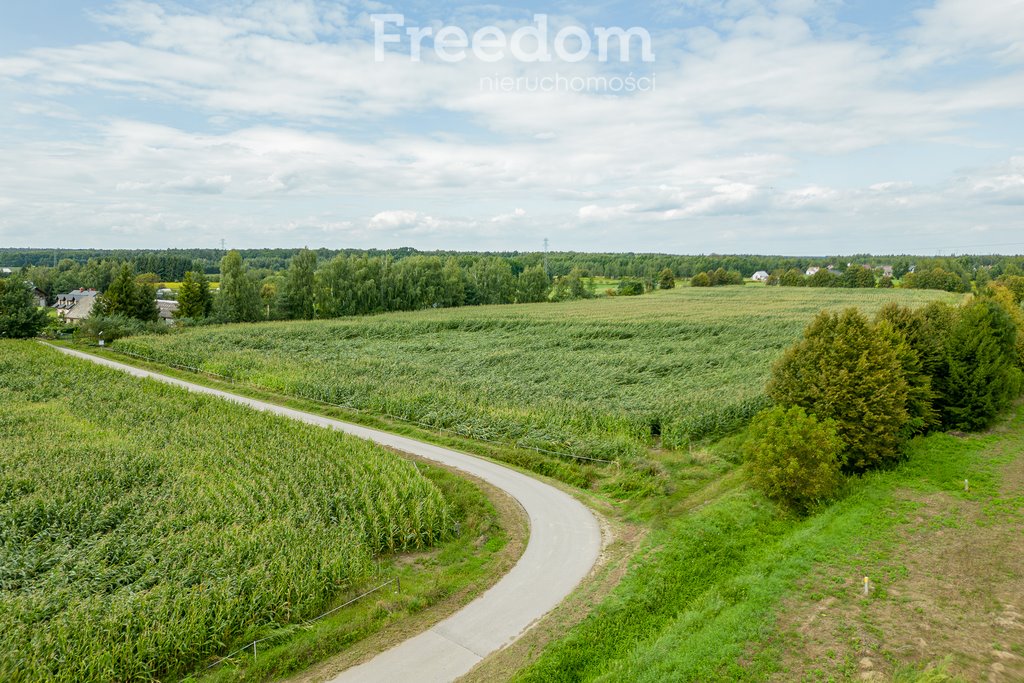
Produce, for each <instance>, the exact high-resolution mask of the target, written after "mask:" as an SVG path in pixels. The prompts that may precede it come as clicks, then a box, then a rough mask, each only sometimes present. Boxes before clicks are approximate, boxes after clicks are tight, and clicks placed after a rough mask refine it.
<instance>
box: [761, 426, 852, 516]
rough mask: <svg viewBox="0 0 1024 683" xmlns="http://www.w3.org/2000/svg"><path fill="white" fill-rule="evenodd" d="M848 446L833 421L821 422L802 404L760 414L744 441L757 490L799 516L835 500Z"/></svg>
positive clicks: (841, 478) (841, 479)
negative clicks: (842, 459)
mask: <svg viewBox="0 0 1024 683" xmlns="http://www.w3.org/2000/svg"><path fill="white" fill-rule="evenodd" d="M844 448H845V444H844V443H843V440H842V439H841V438H840V437H839V433H838V431H837V429H836V424H835V422H833V421H831V420H825V421H822V422H819V421H818V420H817V419H816V418H815V417H814V416H813V415H808V414H807V413H806V412H804V409H803V408H800V407H799V406H793V407H791V408H789V409H788V410H787V409H786V408H783V407H782V406H775V407H774V408H770V409H768V410H765V411H762V412H760V413H758V414H757V416H756V417H755V418H754V419H753V421H752V422H751V423H750V431H749V436H748V438H747V441H746V442H745V443H744V451H745V454H746V457H747V460H748V461H749V462H750V470H751V474H752V476H753V479H754V483H755V484H756V485H757V487H758V488H759V489H760V490H761V492H762V493H764V494H765V495H766V496H767V497H768V498H771V499H772V500H775V501H777V502H780V503H782V504H784V505H786V506H788V507H790V508H793V509H794V510H796V511H797V512H807V511H808V510H810V509H812V508H814V507H816V506H818V505H821V504H822V503H826V502H828V501H830V500H832V499H833V498H835V496H836V494H837V493H838V491H839V488H840V486H841V485H842V481H843V476H842V473H841V472H840V468H841V457H842V454H843V451H844Z"/></svg>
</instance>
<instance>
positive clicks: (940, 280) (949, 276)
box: [903, 266, 971, 292]
mask: <svg viewBox="0 0 1024 683" xmlns="http://www.w3.org/2000/svg"><path fill="white" fill-rule="evenodd" d="M903 286H904V287H907V288H909V289H941V290H944V291H947V292H969V291H971V281H970V279H969V278H968V277H967V275H965V274H958V273H954V272H951V271H948V270H946V269H944V268H941V267H939V266H936V267H934V268H929V269H926V270H918V271H916V272H913V273H908V274H907V276H906V277H905V278H903Z"/></svg>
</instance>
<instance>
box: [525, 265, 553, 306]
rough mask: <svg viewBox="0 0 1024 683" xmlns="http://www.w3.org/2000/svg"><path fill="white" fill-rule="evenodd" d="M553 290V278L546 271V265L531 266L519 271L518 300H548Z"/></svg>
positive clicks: (536, 301) (529, 302)
mask: <svg viewBox="0 0 1024 683" xmlns="http://www.w3.org/2000/svg"><path fill="white" fill-rule="evenodd" d="M550 291H551V278H549V277H548V275H547V273H545V272H544V266H541V265H536V266H530V267H529V268H526V269H525V270H523V272H521V273H519V280H518V282H517V285H516V302H517V303H521V304H533V303H539V302H541V301H547V299H548V293H549V292H550Z"/></svg>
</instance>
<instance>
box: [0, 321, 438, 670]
mask: <svg viewBox="0 0 1024 683" xmlns="http://www.w3.org/2000/svg"><path fill="white" fill-rule="evenodd" d="M0 406H2V411H0V442H2V443H3V449H2V450H0V680H4V681H35V680H55V681H61V680H63V681H91V680H96V681H99V680H103V681H106V680H137V679H146V680H150V679H169V678H170V679H173V678H175V677H177V676H180V675H181V674H183V673H185V672H187V671H189V670H191V668H192V667H194V666H195V665H197V664H198V663H199V662H201V661H204V660H207V659H208V658H209V657H210V656H211V655H215V654H218V653H223V652H224V651H225V650H226V649H228V648H230V647H231V646H233V645H237V644H239V643H240V642H246V641H247V640H250V639H252V638H253V637H254V636H258V635H263V634H265V633H266V632H267V630H268V629H271V630H272V629H274V628H276V627H280V626H283V625H286V624H289V623H293V622H296V621H298V620H301V619H308V618H310V617H313V616H315V615H317V614H319V613H320V612H321V611H323V609H324V608H325V607H328V606H330V605H331V604H332V600H333V599H334V598H335V597H336V596H338V595H339V594H341V593H344V591H345V590H346V589H347V588H350V587H352V586H353V585H355V584H357V583H358V582H361V581H364V580H365V579H367V578H368V577H371V576H373V575H374V574H375V573H376V571H377V559H378V558H379V557H380V556H381V555H382V554H386V553H391V552H394V551H399V550H407V549H419V548H424V547H427V546H431V545H433V544H435V543H436V542H438V541H439V540H442V539H445V538H447V537H450V536H451V535H452V530H453V527H454V523H455V520H456V518H457V517H456V515H455V514H454V512H453V510H452V509H451V506H450V505H449V503H448V502H446V500H445V498H444V496H443V495H442V493H441V491H440V490H439V489H438V488H437V487H436V486H435V485H434V484H433V483H432V482H431V481H429V480H428V479H427V478H425V477H424V476H423V475H422V474H421V473H420V472H419V471H418V470H417V468H416V467H414V466H413V464H412V463H409V462H407V461H404V460H402V459H400V458H399V457H397V456H396V455H394V454H392V453H390V452H388V451H386V450H384V449H382V448H378V447H376V446H373V445H371V444H369V443H366V442H363V441H360V440H358V439H355V438H351V437H347V436H344V435H342V434H340V433H336V432H331V431H328V430H322V429H311V428H309V427H307V426H304V425H300V424H297V423H294V422H292V421H289V420H287V419H284V418H278V417H274V416H270V415H267V414H263V413H256V412H253V411H250V410H247V409H244V408H242V407H240V406H235V405H232V404H229V403H226V402H223V401H219V400H216V399H212V398H208V397H203V396H197V395H194V394H188V393H186V392H184V391H182V390H180V389H177V388H174V387H169V386H167V385H163V384H157V383H153V382H140V381H138V380H135V379H132V378H129V377H127V376H125V375H122V374H121V373H118V372H116V371H112V370H108V369H105V368H100V367H97V366H94V365H91V364H89V363H87V362H83V361H78V360H74V359H69V358H67V357H65V356H62V355H60V354H58V353H56V352H55V351H53V350H50V349H46V348H43V347H41V346H39V345H36V344H34V343H31V342H24V343H18V342H10V341H6V342H0Z"/></svg>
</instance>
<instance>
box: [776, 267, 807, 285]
mask: <svg viewBox="0 0 1024 683" xmlns="http://www.w3.org/2000/svg"><path fill="white" fill-rule="evenodd" d="M779 284H780V285H782V286H783V287H806V286H807V278H806V277H805V276H804V273H803V271H802V270H799V269H797V268H790V269H789V270H787V271H786V272H785V273H783V274H782V276H781V277H780V278H779Z"/></svg>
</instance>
